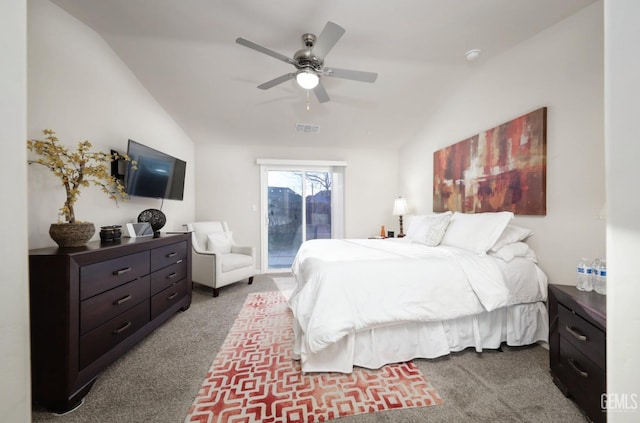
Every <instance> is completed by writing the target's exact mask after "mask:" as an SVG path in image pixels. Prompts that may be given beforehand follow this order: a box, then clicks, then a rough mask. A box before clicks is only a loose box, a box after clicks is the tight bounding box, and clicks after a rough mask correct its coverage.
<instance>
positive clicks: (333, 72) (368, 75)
mask: <svg viewBox="0 0 640 423" xmlns="http://www.w3.org/2000/svg"><path fill="white" fill-rule="evenodd" d="M322 73H323V74H324V75H326V76H332V77H334V78H343V79H351V80H353V81H360V82H375V80H376V79H377V78H378V74H377V73H375V72H363V71H357V70H351V69H338V68H324V69H323V70H322Z"/></svg>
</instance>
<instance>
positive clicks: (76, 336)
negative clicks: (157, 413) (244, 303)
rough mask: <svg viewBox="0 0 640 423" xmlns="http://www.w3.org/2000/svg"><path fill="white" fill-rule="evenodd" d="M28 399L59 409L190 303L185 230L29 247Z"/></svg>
mask: <svg viewBox="0 0 640 423" xmlns="http://www.w3.org/2000/svg"><path fill="white" fill-rule="evenodd" d="M29 273H30V275H29V289H30V314H31V316H30V319H31V378H32V396H33V399H34V400H35V401H36V402H37V403H39V404H41V405H42V406H44V407H46V408H48V409H50V410H52V411H55V412H65V411H68V410H70V409H72V408H74V407H75V406H77V405H78V404H79V403H80V401H82V398H83V397H84V396H85V395H86V394H87V393H88V392H89V390H90V389H91V386H92V385H93V383H94V381H95V379H96V378H97V376H98V375H99V373H100V372H101V371H102V370H104V369H105V368H106V367H107V366H108V365H110V364H111V363H113V362H114V361H115V360H116V359H118V358H119V357H120V356H122V355H123V354H125V353H126V352H127V351H128V350H129V349H130V348H131V347H132V346H133V345H135V344H136V343H137V342H139V341H140V340H141V339H142V338H144V337H145V336H146V335H147V334H149V333H150V332H151V331H152V330H154V329H155V328H156V327H158V326H160V325H161V324H162V323H164V322H165V321H167V320H168V319H169V318H170V317H171V316H173V314H175V313H176V312H177V311H178V310H183V311H184V310H186V309H188V308H189V306H190V305H191V235H189V234H180V235H170V236H162V237H159V238H123V239H122V240H121V241H119V242H115V243H114V242H111V243H106V242H103V243H101V242H99V241H96V242H90V243H89V244H87V245H86V246H84V247H77V248H56V247H51V248H41V249H37V250H31V251H29Z"/></svg>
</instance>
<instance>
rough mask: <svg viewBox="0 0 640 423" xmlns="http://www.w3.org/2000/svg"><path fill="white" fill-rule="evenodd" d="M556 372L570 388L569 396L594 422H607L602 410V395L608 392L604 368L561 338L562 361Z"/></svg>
mask: <svg viewBox="0 0 640 423" xmlns="http://www.w3.org/2000/svg"><path fill="white" fill-rule="evenodd" d="M554 371H555V373H556V375H557V376H558V377H560V379H561V380H562V381H563V383H564V384H565V385H566V386H568V387H569V392H568V395H569V396H571V397H573V398H574V399H575V400H576V402H577V403H578V404H580V405H581V406H582V407H583V408H584V409H585V411H586V412H587V414H588V415H589V416H590V417H591V418H592V419H593V421H594V422H599V421H602V422H604V421H606V413H605V412H603V410H602V409H601V408H600V399H601V395H602V394H603V393H604V392H606V376H605V371H604V369H603V368H601V367H598V366H597V365H596V364H595V363H594V362H593V361H591V360H590V359H588V358H587V357H586V356H585V355H584V354H582V353H581V352H580V351H579V350H578V349H577V348H575V347H574V346H573V344H572V343H570V342H568V341H567V340H566V339H564V338H562V337H560V361H559V363H558V365H557V368H556V369H554Z"/></svg>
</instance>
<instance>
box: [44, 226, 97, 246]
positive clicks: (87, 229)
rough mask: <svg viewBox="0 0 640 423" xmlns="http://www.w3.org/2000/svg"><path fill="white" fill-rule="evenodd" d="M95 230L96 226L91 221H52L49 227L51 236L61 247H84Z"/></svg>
mask: <svg viewBox="0 0 640 423" xmlns="http://www.w3.org/2000/svg"><path fill="white" fill-rule="evenodd" d="M95 232H96V227H95V226H94V225H93V223H91V222H82V223H52V224H51V226H50V227H49V236H50V237H51V239H53V240H54V241H55V242H56V244H58V246H59V247H82V246H83V245H86V243H87V242H89V240H90V239H91V237H92V236H93V234H94V233H95Z"/></svg>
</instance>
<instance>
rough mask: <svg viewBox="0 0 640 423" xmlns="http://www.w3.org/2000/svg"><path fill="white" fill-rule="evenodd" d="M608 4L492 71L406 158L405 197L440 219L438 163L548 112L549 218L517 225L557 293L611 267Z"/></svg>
mask: <svg viewBox="0 0 640 423" xmlns="http://www.w3.org/2000/svg"><path fill="white" fill-rule="evenodd" d="M602 8H603V6H602V3H601V2H598V3H595V4H594V5H592V6H590V7H587V8H586V9H584V10H582V11H581V12H579V13H577V14H576V15H574V16H571V17H569V18H568V19H566V20H564V21H563V22H560V23H559V24H557V25H555V26H553V27H551V28H549V29H547V30H545V31H543V32H542V33H540V34H538V35H537V36H535V37H533V38H531V39H529V40H527V41H525V42H523V43H521V44H520V45H518V46H516V47H515V48H514V49H512V50H510V51H508V52H506V53H504V54H502V55H500V56H499V57H496V58H494V59H492V60H487V61H486V62H483V60H482V58H480V59H479V60H478V62H475V63H473V66H475V71H474V72H472V75H471V76H470V77H469V78H468V79H467V80H466V81H463V82H462V83H460V84H459V85H458V87H457V89H456V90H455V92H452V93H451V96H449V97H448V99H447V101H446V102H445V103H444V104H442V105H441V107H440V112H439V113H438V114H437V116H434V117H433V118H432V119H430V120H429V121H427V122H426V124H425V127H424V130H423V132H422V133H421V134H420V135H419V136H418V137H417V138H416V139H415V140H414V141H413V142H412V143H411V144H409V145H407V146H406V147H405V148H403V149H402V151H401V154H400V158H401V161H402V163H403V165H402V166H401V167H400V172H401V177H400V178H401V186H402V191H403V192H404V193H405V195H406V196H407V198H408V199H409V200H411V201H413V202H414V203H415V204H417V210H416V212H421V213H427V212H431V211H432V204H433V198H432V195H433V187H432V184H433V153H434V151H436V150H438V149H440V148H442V147H445V146H448V145H451V144H454V143H456V142H458V141H461V140H463V139H465V138H468V137H469V136H472V135H475V134H478V133H479V132H481V131H483V130H486V129H490V128H492V127H495V126H497V125H499V124H502V123H505V122H507V121H509V120H511V119H513V118H516V117H518V116H521V115H523V114H525V113H528V112H530V111H533V110H535V109H538V108H539V107H542V106H546V107H547V108H548V110H547V215H546V216H544V217H532V216H528V217H526V216H517V217H516V219H515V221H514V223H519V224H521V225H523V226H527V227H529V228H532V229H533V230H534V232H535V235H534V236H533V237H531V238H530V240H529V243H530V244H531V245H532V246H533V248H534V249H535V250H536V252H537V254H538V258H539V262H540V265H541V267H542V268H543V270H545V272H546V273H547V274H548V276H549V278H550V281H551V282H552V283H558V284H564V285H571V284H575V283H576V281H575V267H576V264H577V262H578V260H579V259H580V257H588V258H594V257H604V254H605V223H604V221H602V220H597V218H596V217H597V215H598V211H599V210H600V208H601V206H602V205H603V203H604V200H605V195H604V193H605V190H604V160H603V154H604V141H603V139H604V122H603V115H604V101H603V14H602Z"/></svg>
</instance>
